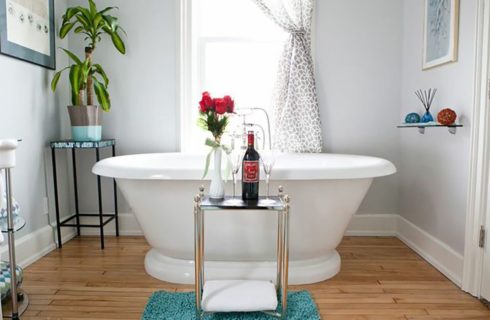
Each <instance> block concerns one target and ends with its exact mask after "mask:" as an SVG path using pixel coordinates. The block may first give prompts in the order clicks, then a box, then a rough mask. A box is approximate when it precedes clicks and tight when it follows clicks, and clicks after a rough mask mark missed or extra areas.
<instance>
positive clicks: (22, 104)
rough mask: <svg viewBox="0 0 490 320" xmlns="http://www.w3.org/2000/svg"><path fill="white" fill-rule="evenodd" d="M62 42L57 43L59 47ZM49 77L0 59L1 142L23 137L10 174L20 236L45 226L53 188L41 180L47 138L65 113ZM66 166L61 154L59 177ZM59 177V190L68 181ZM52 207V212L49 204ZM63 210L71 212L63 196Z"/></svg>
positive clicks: (47, 159)
mask: <svg viewBox="0 0 490 320" xmlns="http://www.w3.org/2000/svg"><path fill="white" fill-rule="evenodd" d="M65 8H66V4H65V2H64V1H59V2H58V1H56V13H57V16H58V17H59V16H60V13H61V12H63V11H64V10H65ZM58 21H59V20H58ZM65 42H66V41H60V39H57V46H59V45H64V44H65ZM57 58H58V65H64V64H66V58H65V57H63V56H61V55H58V57H57ZM52 75H53V71H50V70H48V69H45V68H42V67H39V66H36V65H33V64H30V63H27V62H23V61H20V60H16V59H13V58H10V57H7V56H4V55H0V91H1V97H2V101H1V103H0V110H1V113H0V114H1V116H0V138H22V139H23V141H22V142H21V143H20V146H19V149H18V152H17V166H16V168H15V169H13V170H12V181H13V189H14V190H13V191H14V197H15V198H16V199H17V201H18V202H19V204H20V206H21V210H22V215H23V216H24V217H25V218H26V220H27V226H26V227H25V229H24V230H22V231H21V233H20V234H19V235H20V236H21V235H23V234H26V233H30V232H33V231H35V230H37V229H39V228H42V227H44V226H46V225H47V223H48V217H47V215H45V214H44V198H45V197H46V195H47V194H48V192H50V190H51V188H52V181H51V179H49V180H48V181H46V179H45V168H46V169H47V170H50V163H51V162H50V161H51V160H50V157H49V150H48V148H47V146H48V142H49V141H50V140H52V139H57V138H59V136H60V129H59V123H60V114H61V113H63V112H64V110H60V106H59V102H58V100H59V99H58V97H57V96H56V95H55V94H53V93H52V92H51V90H50V88H49V84H50V81H51V77H52ZM62 91H65V92H66V91H67V90H66V89H65V90H62ZM62 91H60V92H62ZM64 163H66V160H64V157H63V155H61V157H60V173H62V172H64V171H65V170H66V166H64ZM50 172H51V171H49V174H50ZM65 176H66V175H65ZM48 177H51V175H49V176H48ZM60 179H61V180H60V185H61V188H62V189H63V186H66V181H65V180H64V179H63V178H62V177H60ZM50 209H53V210H52V211H54V207H53V206H50ZM61 209H62V210H63V212H68V211H69V208H68V199H67V198H66V197H65V196H64V194H62V195H61ZM52 214H53V217H54V213H52Z"/></svg>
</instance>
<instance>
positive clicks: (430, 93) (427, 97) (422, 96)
mask: <svg viewBox="0 0 490 320" xmlns="http://www.w3.org/2000/svg"><path fill="white" fill-rule="evenodd" d="M436 93H437V89H432V88H431V89H429V90H417V91H415V95H416V96H417V98H419V100H420V102H422V105H423V106H424V109H425V113H424V115H423V116H422V118H421V119H420V122H422V123H427V122H433V121H434V117H432V115H431V114H430V107H431V106H432V102H433V101H434V97H435V96H436Z"/></svg>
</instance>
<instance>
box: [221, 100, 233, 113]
mask: <svg viewBox="0 0 490 320" xmlns="http://www.w3.org/2000/svg"><path fill="white" fill-rule="evenodd" d="M223 100H225V103H226V112H229V113H233V111H234V110H235V101H233V99H232V98H231V97H230V96H224V97H223Z"/></svg>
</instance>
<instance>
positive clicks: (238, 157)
mask: <svg viewBox="0 0 490 320" xmlns="http://www.w3.org/2000/svg"><path fill="white" fill-rule="evenodd" d="M243 154H244V152H243V150H242V149H234V150H233V151H232V152H231V154H230V161H231V175H232V176H233V199H231V200H230V202H231V203H241V200H240V199H237V198H236V193H235V190H236V182H237V176H238V171H240V168H241V166H242V160H243Z"/></svg>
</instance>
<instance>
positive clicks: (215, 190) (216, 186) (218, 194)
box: [209, 148, 225, 199]
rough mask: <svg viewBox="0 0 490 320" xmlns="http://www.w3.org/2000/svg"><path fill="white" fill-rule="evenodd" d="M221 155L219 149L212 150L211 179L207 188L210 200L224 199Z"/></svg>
mask: <svg viewBox="0 0 490 320" xmlns="http://www.w3.org/2000/svg"><path fill="white" fill-rule="evenodd" d="M221 153H222V150H221V148H217V149H215V150H214V170H213V178H212V179H211V185H210V186H209V197H210V198H211V199H223V198H224V197H225V183H224V182H223V178H222V177H221Z"/></svg>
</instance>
